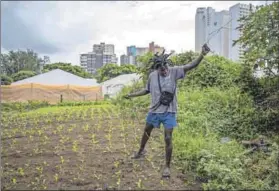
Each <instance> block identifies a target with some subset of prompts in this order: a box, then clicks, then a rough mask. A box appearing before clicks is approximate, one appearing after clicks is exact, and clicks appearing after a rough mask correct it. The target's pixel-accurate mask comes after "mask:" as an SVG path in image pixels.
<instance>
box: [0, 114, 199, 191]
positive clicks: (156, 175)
mask: <svg viewBox="0 0 279 191" xmlns="http://www.w3.org/2000/svg"><path fill="white" fill-rule="evenodd" d="M61 116H62V117H61ZM61 116H60V115H56V116H40V117H39V116H38V117H32V120H31V118H30V119H29V118H28V116H27V117H24V118H22V119H17V120H16V121H11V120H8V121H9V122H10V124H8V125H6V127H5V129H4V131H3V134H2V139H3V141H2V167H3V171H4V173H3V176H2V189H48V190H49V189H55V190H57V189H66V190H83V189H87V190H88V189H94V190H103V189H107V190H111V189H114V190H115V189H121V190H139V189H147V190H186V189H187V190H197V189H200V185H199V184H189V183H190V182H191V177H187V176H185V175H183V174H181V173H180V171H178V170H176V168H175V166H173V168H172V174H171V178H170V179H162V178H161V171H162V168H163V166H164V163H165V159H164V157H165V156H164V141H163V134H162V133H163V132H162V129H156V130H154V131H153V132H152V138H151V139H150V140H149V142H148V145H147V151H148V153H147V155H146V157H145V158H142V159H139V160H132V159H131V156H132V155H133V154H134V152H135V151H137V150H138V145H139V142H140V138H141V135H142V131H143V127H144V115H142V116H139V119H141V120H140V121H137V119H128V118H127V117H126V116H125V115H122V116H121V115H119V114H117V113H113V111H105V112H104V111H103V110H101V109H97V110H96V109H95V110H94V109H91V110H88V111H86V112H83V111H82V110H77V111H72V112H71V113H70V114H69V113H67V112H64V113H61ZM66 116H67V117H66ZM44 117H45V118H48V119H47V120H48V121H50V122H48V124H43V123H38V122H42V120H44V119H43V118H44ZM88 118H90V119H92V120H88ZM85 119H87V120H85ZM70 120H71V123H69V121H70ZM26 121H27V122H28V123H27V122H26ZM12 124H14V126H12ZM4 125H5V124H4ZM186 183H187V184H186Z"/></svg>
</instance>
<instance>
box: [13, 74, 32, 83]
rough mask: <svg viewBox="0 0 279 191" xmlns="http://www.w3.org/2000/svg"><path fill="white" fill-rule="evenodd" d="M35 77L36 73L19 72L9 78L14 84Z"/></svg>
mask: <svg viewBox="0 0 279 191" xmlns="http://www.w3.org/2000/svg"><path fill="white" fill-rule="evenodd" d="M35 75H36V73H35V72H34V71H19V72H17V73H15V74H13V75H12V76H11V77H12V78H13V80H14V81H15V82H16V81H19V80H23V79H26V78H30V77H32V76H35Z"/></svg>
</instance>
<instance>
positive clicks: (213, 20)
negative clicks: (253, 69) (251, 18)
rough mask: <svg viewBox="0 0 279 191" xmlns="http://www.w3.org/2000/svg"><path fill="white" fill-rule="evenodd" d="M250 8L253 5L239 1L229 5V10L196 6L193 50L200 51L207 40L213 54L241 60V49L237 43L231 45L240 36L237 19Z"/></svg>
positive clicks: (246, 13) (252, 8)
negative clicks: (218, 10) (217, 10)
mask: <svg viewBox="0 0 279 191" xmlns="http://www.w3.org/2000/svg"><path fill="white" fill-rule="evenodd" d="M250 9H251V10H254V7H253V6H251V7H250V5H246V4H240V3H238V4H236V5H234V6H232V7H230V8H229V11H227V10H223V11H220V12H216V11H215V9H213V8H212V7H207V8H205V7H201V8H197V10H196V16H195V51H196V52H200V51H201V47H202V45H203V44H204V43H205V42H208V44H209V46H210V48H211V50H212V51H213V52H214V53H215V54H217V55H220V56H224V57H226V58H229V59H231V60H233V61H238V60H241V56H242V55H243V50H242V49H241V47H240V46H239V45H236V46H234V47H233V46H232V45H233V41H234V40H236V39H238V38H239V36H240V31H239V30H238V29H236V28H237V27H238V26H239V25H240V23H239V21H238V19H239V18H240V17H242V16H245V15H248V14H249V12H250ZM220 28H221V29H220ZM219 29H220V30H219Z"/></svg>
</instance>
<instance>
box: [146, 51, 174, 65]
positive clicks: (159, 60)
mask: <svg viewBox="0 0 279 191" xmlns="http://www.w3.org/2000/svg"><path fill="white" fill-rule="evenodd" d="M158 54H159V53H158V52H157V53H156V54H154V56H153V58H151V59H150V61H149V62H153V64H152V65H151V67H150V69H152V70H156V69H158V68H159V67H161V66H166V65H170V66H171V65H173V63H172V61H171V59H168V57H169V56H170V55H171V54H172V53H170V54H165V50H163V52H162V53H161V54H160V55H158Z"/></svg>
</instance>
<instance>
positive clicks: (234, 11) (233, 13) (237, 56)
mask: <svg viewBox="0 0 279 191" xmlns="http://www.w3.org/2000/svg"><path fill="white" fill-rule="evenodd" d="M254 10H255V7H254V6H253V5H251V4H250V5H247V4H241V3H238V4H236V5H234V6H232V7H230V8H229V13H230V17H231V19H232V21H231V23H230V31H229V58H230V59H231V60H233V61H241V60H242V57H243V54H244V50H243V49H242V48H241V46H239V44H236V45H235V46H233V43H234V41H235V40H237V39H239V37H240V35H241V32H240V30H239V29H237V27H239V26H240V24H241V23H240V22H239V19H240V18H241V17H243V16H247V15H249V13H250V12H252V11H254Z"/></svg>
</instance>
